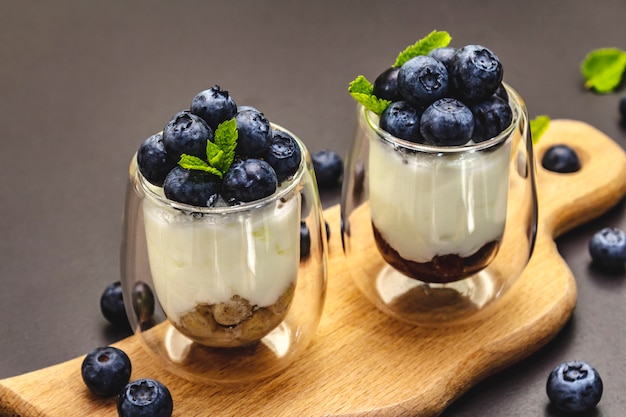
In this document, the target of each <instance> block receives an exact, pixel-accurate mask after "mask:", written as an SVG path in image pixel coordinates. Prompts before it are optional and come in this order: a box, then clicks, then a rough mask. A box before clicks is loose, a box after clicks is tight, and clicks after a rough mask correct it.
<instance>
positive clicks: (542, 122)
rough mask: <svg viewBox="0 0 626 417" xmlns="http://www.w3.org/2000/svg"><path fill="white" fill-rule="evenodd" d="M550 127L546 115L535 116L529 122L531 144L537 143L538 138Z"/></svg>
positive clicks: (548, 118)
mask: <svg viewBox="0 0 626 417" xmlns="http://www.w3.org/2000/svg"><path fill="white" fill-rule="evenodd" d="M548 126H550V117H548V116H546V115H541V116H537V117H535V118H534V119H532V120H531V121H530V134H531V135H532V138H533V144H536V143H537V142H539V138H541V136H542V135H543V134H544V133H546V130H548Z"/></svg>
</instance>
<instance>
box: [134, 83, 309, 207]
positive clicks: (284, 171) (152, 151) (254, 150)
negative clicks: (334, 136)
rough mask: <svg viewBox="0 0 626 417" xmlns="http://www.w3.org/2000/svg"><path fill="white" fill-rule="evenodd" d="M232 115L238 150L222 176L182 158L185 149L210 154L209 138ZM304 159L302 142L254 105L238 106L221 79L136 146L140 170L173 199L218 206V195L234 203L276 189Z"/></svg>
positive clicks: (195, 155) (197, 155)
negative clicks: (185, 162) (182, 163)
mask: <svg viewBox="0 0 626 417" xmlns="http://www.w3.org/2000/svg"><path fill="white" fill-rule="evenodd" d="M232 118H234V119H235V120H236V126H237V132H238V138H237V146H236V149H235V152H236V156H235V160H234V162H233V164H232V165H231V167H230V169H229V170H228V171H227V172H226V173H225V174H224V176H223V178H219V177H218V176H217V175H214V174H212V173H209V172H205V171H201V170H195V169H186V168H183V167H181V166H180V165H179V164H178V162H179V160H180V157H181V155H183V154H186V155H191V156H194V157H198V158H200V159H203V160H206V158H207V156H206V148H207V141H211V142H213V141H214V136H215V131H216V130H217V128H218V126H219V125H220V124H221V123H223V122H225V121H228V120H231V119H232ZM300 161H301V150H300V146H299V145H298V143H297V142H296V141H295V139H294V138H293V137H292V136H291V135H290V134H289V133H287V132H285V131H283V130H279V129H276V128H273V126H272V125H271V124H270V121H269V120H268V119H267V118H266V117H265V115H264V114H263V113H261V112H260V111H259V110H257V109H256V108H254V107H251V106H241V107H239V108H238V107H237V104H236V103H235V101H234V100H233V98H232V97H231V96H230V94H229V93H228V91H225V90H222V89H221V87H220V86H218V85H216V86H214V87H212V88H209V89H208V90H204V91H201V92H199V93H198V94H197V95H196V96H195V97H194V98H193V100H192V101H191V106H190V108H189V109H187V110H183V111H180V112H178V113H177V114H175V115H174V116H173V117H172V118H171V119H170V120H169V121H168V122H167V124H166V125H165V127H164V128H163V131H162V132H160V133H157V134H154V135H152V136H151V137H149V138H148V139H146V140H145V141H144V142H143V143H142V144H141V145H140V146H139V150H138V151H137V165H138V168H139V171H140V172H141V174H142V175H143V176H144V177H145V178H146V179H147V180H148V181H149V182H150V183H152V184H154V185H156V186H159V187H163V191H164V193H165V196H166V197H167V198H169V199H171V200H174V201H178V202H180V203H185V204H190V205H193V206H200V207H213V206H215V204H216V203H218V200H219V197H220V196H221V197H222V199H223V200H224V201H225V202H226V204H229V205H235V204H240V203H244V202H250V201H255V200H258V199H261V198H264V197H267V196H269V195H272V194H273V193H274V192H275V191H276V188H277V187H278V185H279V184H280V183H281V182H282V181H284V180H285V179H287V178H288V177H290V176H292V175H293V174H294V173H295V172H296V171H297V170H298V167H299V166H300Z"/></svg>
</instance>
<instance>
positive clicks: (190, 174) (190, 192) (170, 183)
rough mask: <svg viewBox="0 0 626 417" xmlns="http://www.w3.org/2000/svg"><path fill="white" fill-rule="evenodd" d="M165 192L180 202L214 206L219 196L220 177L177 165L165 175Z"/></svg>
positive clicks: (167, 195)
mask: <svg viewBox="0 0 626 417" xmlns="http://www.w3.org/2000/svg"><path fill="white" fill-rule="evenodd" d="M163 192H164V193H165V196H166V197H167V198H169V199H170V200H174V201H177V202H179V203H184V204H190V205H192V206H198V207H213V206H214V205H215V203H216V201H217V198H218V192H219V178H218V177H216V176H215V175H213V174H210V173H208V172H205V171H199V170H189V169H185V168H182V167H180V166H176V167H174V169H172V170H171V171H170V173H169V174H167V177H165V181H164V182H163Z"/></svg>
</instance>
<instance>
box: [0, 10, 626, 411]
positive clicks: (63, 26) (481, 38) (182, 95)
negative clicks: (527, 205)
mask: <svg viewBox="0 0 626 417" xmlns="http://www.w3.org/2000/svg"><path fill="white" fill-rule="evenodd" d="M433 29H440V30H447V31H449V32H450V33H451V34H452V36H453V38H454V39H453V45H454V46H462V45H463V44H468V43H480V44H483V45H485V46H488V47H490V48H491V49H493V50H494V51H496V53H497V54H498V55H499V57H500V58H501V60H502V62H503V63H504V67H505V79H506V80H507V81H508V82H509V83H510V84H512V85H513V86H514V87H515V88H516V89H517V90H518V91H519V93H520V94H521V95H522V96H523V97H524V98H525V100H526V102H527V105H528V108H529V113H530V115H531V117H534V116H536V115H539V114H548V115H550V116H551V117H553V118H572V119H578V120H583V121H586V122H588V123H590V124H592V125H594V126H595V127H597V128H599V129H600V130H602V131H603V132H605V133H606V134H607V135H609V136H610V137H612V138H613V139H615V140H616V141H617V142H619V143H620V144H622V145H623V146H626V130H624V129H623V128H621V127H620V126H619V115H618V112H617V104H618V100H619V97H620V96H621V94H624V89H623V88H622V89H621V90H620V92H619V93H615V94H611V95H603V96H601V95H596V94H592V93H590V92H587V91H585V90H584V88H583V87H582V78H581V75H580V71H579V65H580V62H581V61H582V59H583V58H584V56H585V54H586V53H587V52H589V51H590V50H592V49H595V48H599V47H604V46H617V47H620V48H622V49H626V2H624V1H623V0H612V1H610V0H606V1H603V0H600V1H589V0H576V1H574V0H570V1H567V2H566V1H517V2H503V1H480V2H479V1H441V0H439V1H434V0H431V1H408V0H407V1H401V0H385V1H382V0H378V1H370V0H363V1H356V0H341V1H338V0H321V1H319V0H318V1H310V2H305V1H287V0H281V1H252V0H240V1H237V2H227V1H183V2H166V1H133V2H122V1H108V2H86V1H78V0H77V1H60V0H58V1H49V2H35V1H9V0H3V1H0V143H1V144H2V150H1V153H0V178H1V180H0V236H1V240H0V280H1V281H0V282H1V284H2V286H1V287H0V317H1V319H0V378H5V377H10V376H14V375H17V374H21V373H24V372H27V371H31V370H35V369H39V368H42V367H46V366H49V365H53V364H56V363H59V362H62V361H65V360H68V359H71V358H74V357H77V356H80V355H83V354H84V353H86V352H87V351H88V350H90V349H91V348H93V347H95V346H98V345H102V344H107V343H111V342H114V341H116V340H118V339H119V338H120V337H123V336H124V335H125V334H124V333H123V332H119V331H116V330H115V329H113V328H111V327H110V326H109V325H108V324H107V323H106V321H105V320H104V319H103V317H102V316H101V314H100V311H99V305H98V302H99V298H100V294H101V293H102V290H103V289H104V288H105V287H106V286H107V285H108V284H109V283H111V282H113V281H115V280H118V279H119V266H118V254H119V246H120V236H121V224H120V219H121V212H122V206H123V199H124V186H125V178H126V173H127V166H128V163H129V161H130V158H131V155H132V154H133V152H134V151H135V149H136V147H137V146H138V145H139V143H140V142H141V141H142V140H143V139H144V138H146V137H147V136H149V135H150V134H152V133H154V132H156V131H158V130H160V129H162V127H163V126H164V124H165V123H166V122H167V120H168V119H169V118H170V117H171V116H172V115H173V114H174V113H175V112H177V111H179V110H181V109H182V108H185V107H187V106H188V105H189V103H190V100H191V98H192V97H193V96H194V95H195V93H196V92H198V91H200V90H202V89H205V88H208V87H210V86H212V85H214V84H216V83H217V84H220V85H221V86H222V87H223V88H225V89H227V90H229V91H230V92H231V94H232V95H233V96H234V98H235V100H236V101H237V103H238V104H240V105H242V104H250V105H253V106H256V107H258V108H260V109H261V110H263V111H264V112H265V114H266V115H267V116H268V117H269V118H270V119H271V120H273V121H274V122H276V123H279V124H282V125H284V126H286V127H288V128H289V129H291V130H292V131H294V132H295V133H297V134H298V135H299V136H300V137H301V138H302V139H303V140H304V141H305V142H306V143H307V145H308V147H309V148H310V149H311V150H312V151H315V150H318V149H322V148H331V149H333V150H335V151H337V152H339V153H340V154H341V155H345V154H346V152H347V149H348V147H349V144H350V141H351V136H352V131H353V127H354V120H353V115H354V109H355V104H354V102H353V101H352V99H351V98H350V97H349V95H348V94H347V92H346V87H347V84H348V82H349V81H350V80H352V79H353V78H354V77H355V76H356V75H358V74H363V75H366V76H367V77H368V78H370V79H372V80H373V79H374V78H375V76H376V75H377V74H378V73H379V72H380V71H382V70H383V69H385V68H386V67H387V66H388V65H390V64H391V63H392V62H393V60H394V59H395V56H396V54H397V52H399V51H400V50H401V49H402V48H404V47H405V46H406V45H408V44H410V43H412V42H414V41H415V40H417V39H418V38H420V37H422V36H424V35H426V34H427V33H428V32H430V31H431V30H433ZM607 169H611V167H607ZM323 197H324V203H325V205H326V206H330V205H332V204H335V203H337V202H338V190H331V191H328V192H324V193H323ZM609 225H611V226H619V227H624V228H626V208H625V207H624V205H623V204H620V205H619V206H618V207H617V208H616V209H614V210H613V211H611V212H610V213H609V214H607V215H605V216H603V217H601V218H599V219H597V220H596V221H594V222H592V223H589V224H587V225H585V226H584V227H580V228H578V229H576V230H575V231H572V232H570V233H568V234H567V235H565V236H563V237H562V238H560V239H559V240H558V243H559V248H560V250H561V252H562V254H563V256H564V257H565V259H566V260H567V262H568V263H569V265H570V266H571V268H572V270H573V272H574V274H575V276H576V279H577V282H578V287H579V303H578V305H577V308H576V310H575V312H574V315H573V317H572V319H571V321H570V323H569V324H568V325H567V326H566V327H565V329H564V330H563V331H562V332H561V333H560V334H559V335H558V336H557V337H556V339H555V340H554V341H553V342H551V343H550V344H549V345H548V346H546V347H545V348H544V349H542V350H541V351H540V352H539V353H537V354H535V355H532V356H531V357H530V358H528V359H526V360H524V361H522V362H521V363H520V364H519V365H516V366H513V367H512V368H510V369H508V370H505V371H504V372H502V373H500V374H498V375H496V376H493V377H491V378H489V379H488V380H486V381H484V382H483V383H480V384H479V385H478V386H477V387H475V388H474V389H472V390H470V391H469V392H468V393H467V394H466V395H465V396H464V397H463V398H461V399H459V400H458V401H457V402H456V403H455V404H453V405H452V406H451V407H450V408H449V409H448V410H447V411H446V412H445V413H444V416H446V417H452V416H455V417H459V416H472V417H475V416H519V417H527V416H553V415H555V414H554V413H553V412H552V411H551V410H550V409H549V408H547V398H546V395H545V381H546V378H547V375H548V373H549V371H550V370H551V368H552V367H553V366H554V365H556V364H557V363H559V362H561V361H563V360H569V359H582V360H586V361H588V362H590V363H592V364H593V365H594V366H595V367H596V368H597V369H598V370H599V371H600V373H601V375H602V377H603V379H604V382H605V395H604V397H603V399H602V401H601V403H600V405H599V407H598V409H597V411H596V412H594V413H592V415H594V416H604V417H607V416H619V415H623V410H624V409H625V408H626V397H625V396H624V392H626V378H624V375H625V374H626V355H624V353H623V352H624V346H626V333H625V332H624V327H625V326H626V324H625V323H624V318H626V302H625V301H626V299H625V296H626V276H624V275H623V274H622V275H619V276H606V275H605V274H602V273H599V272H597V271H595V270H593V269H592V268H590V258H589V255H588V252H587V242H588V240H589V238H590V236H591V235H592V234H593V232H595V231H596V230H598V229H599V228H601V227H604V226H609ZM398 372H401V370H398ZM77 377H79V376H78V371H77ZM427 377H428V376H426V375H416V376H415V383H416V384H419V383H420V379H421V378H427ZM43 383H45V382H43Z"/></svg>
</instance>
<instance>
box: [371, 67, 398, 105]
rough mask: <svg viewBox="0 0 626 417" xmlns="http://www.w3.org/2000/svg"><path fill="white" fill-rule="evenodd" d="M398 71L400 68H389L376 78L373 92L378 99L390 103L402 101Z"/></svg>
mask: <svg viewBox="0 0 626 417" xmlns="http://www.w3.org/2000/svg"><path fill="white" fill-rule="evenodd" d="M398 71H400V68H398V67H391V68H387V69H386V70H384V71H383V72H381V73H380V74H379V75H378V77H376V80H374V91H373V92H374V95H375V96H376V97H378V98H381V99H384V100H389V101H400V100H402V95H401V94H400V91H399V90H398Z"/></svg>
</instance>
